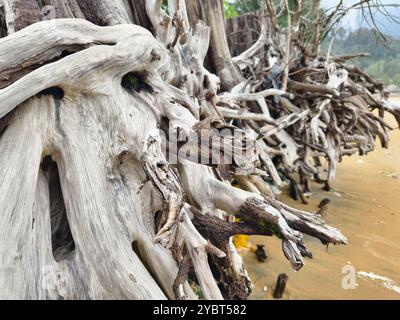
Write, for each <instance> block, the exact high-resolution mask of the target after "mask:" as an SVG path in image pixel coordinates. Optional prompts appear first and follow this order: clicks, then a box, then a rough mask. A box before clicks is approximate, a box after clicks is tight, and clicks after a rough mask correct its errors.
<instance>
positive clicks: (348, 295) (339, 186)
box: [244, 98, 400, 299]
mask: <svg viewBox="0 0 400 320" xmlns="http://www.w3.org/2000/svg"><path fill="white" fill-rule="evenodd" d="M393 101H395V102H396V103H398V104H400V98H394V99H393ZM387 121H388V123H390V124H391V125H392V126H393V127H396V128H397V125H396V122H395V121H394V119H392V117H390V118H388V119H387ZM312 187H313V188H312V191H313V195H312V197H311V199H310V204H309V205H308V206H305V205H302V204H299V203H297V202H295V201H293V200H291V199H289V198H288V197H287V196H282V197H281V199H282V200H284V201H285V203H288V204H290V205H292V206H293V207H296V208H300V209H305V210H314V209H315V208H316V207H317V205H318V203H319V202H320V201H321V200H322V199H324V198H329V199H331V201H332V202H331V204H330V205H329V208H328V212H327V213H326V215H325V216H324V218H325V220H326V221H327V222H328V223H329V224H330V225H332V226H335V227H337V228H339V229H340V230H341V231H342V232H343V234H345V235H346V236H347V237H348V239H349V244H348V245H347V246H336V247H335V246H330V247H329V248H326V247H325V246H323V245H322V244H321V243H320V242H319V241H318V240H316V239H313V238H310V237H306V239H305V243H306V245H307V247H308V248H309V249H311V251H312V252H313V253H314V259H312V260H309V259H308V260H306V265H305V266H304V268H303V269H302V270H301V271H300V272H295V271H293V270H292V269H291V267H290V265H289V263H288V261H287V260H286V259H285V257H284V256H283V253H282V251H281V244H280V241H279V240H278V239H275V238H265V237H252V238H251V240H250V241H251V243H253V244H264V245H265V247H266V251H267V255H268V260H267V262H265V263H259V262H257V260H256V258H255V255H254V254H253V253H251V252H247V253H245V254H244V259H245V263H246V265H247V268H248V270H249V274H250V276H251V278H252V279H253V281H254V283H255V288H254V291H253V294H252V296H251V298H252V299H272V293H273V289H274V286H275V283H276V279H277V277H278V275H279V274H280V273H283V272H284V273H287V274H288V275H289V281H288V284H287V290H286V292H285V295H284V299H400V131H399V130H395V131H393V132H392V133H391V142H390V147H389V149H388V150H385V149H382V148H381V147H380V146H378V148H377V150H376V151H375V152H374V153H371V154H369V155H368V156H367V157H358V156H354V157H351V158H349V157H347V158H345V159H344V161H343V163H341V164H340V165H339V167H338V172H337V178H336V180H335V182H334V183H333V184H332V191H331V192H324V191H322V190H321V186H319V185H316V184H314V185H313V186H312ZM347 265H351V266H353V267H354V268H355V269H354V270H355V271H356V272H358V274H357V277H356V286H355V288H354V289H344V288H343V287H342V280H343V277H344V276H345V275H346V274H343V273H342V270H343V267H345V266H347Z"/></svg>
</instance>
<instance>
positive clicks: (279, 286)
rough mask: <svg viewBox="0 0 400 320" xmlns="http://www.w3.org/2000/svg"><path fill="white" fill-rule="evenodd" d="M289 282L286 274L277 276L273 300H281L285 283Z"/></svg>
mask: <svg viewBox="0 0 400 320" xmlns="http://www.w3.org/2000/svg"><path fill="white" fill-rule="evenodd" d="M288 280H289V276H288V275H287V274H286V273H282V274H280V275H279V277H278V280H277V282H276V287H275V290H274V298H275V299H282V297H283V294H284V293H285V289H286V283H287V282H288Z"/></svg>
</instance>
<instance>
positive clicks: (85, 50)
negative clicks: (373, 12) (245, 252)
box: [0, 0, 390, 300]
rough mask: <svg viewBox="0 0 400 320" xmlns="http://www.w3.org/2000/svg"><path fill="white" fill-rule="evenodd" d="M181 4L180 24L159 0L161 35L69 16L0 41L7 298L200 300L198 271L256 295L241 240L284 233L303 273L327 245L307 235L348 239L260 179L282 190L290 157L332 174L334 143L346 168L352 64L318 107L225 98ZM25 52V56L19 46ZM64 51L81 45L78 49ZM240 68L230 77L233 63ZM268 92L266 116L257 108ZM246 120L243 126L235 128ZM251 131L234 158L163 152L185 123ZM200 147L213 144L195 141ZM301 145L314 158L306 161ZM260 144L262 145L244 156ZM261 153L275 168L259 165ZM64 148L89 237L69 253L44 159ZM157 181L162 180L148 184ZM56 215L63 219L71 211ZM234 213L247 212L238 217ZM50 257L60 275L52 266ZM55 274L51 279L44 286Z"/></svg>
mask: <svg viewBox="0 0 400 320" xmlns="http://www.w3.org/2000/svg"><path fill="white" fill-rule="evenodd" d="M178 2H179V5H178ZM178 2H175V1H169V5H170V13H171V14H174V15H175V14H176V15H175V22H173V21H172V19H171V17H168V16H167V15H166V13H165V12H164V11H162V10H161V4H162V1H159V0H157V1H146V6H145V9H146V10H147V12H148V13H149V18H150V20H151V23H152V24H153V27H154V33H155V35H156V38H154V37H153V35H152V34H151V33H150V32H149V31H147V30H145V29H143V28H141V27H138V26H134V25H129V24H125V25H119V26H112V27H98V26H94V25H93V24H91V23H89V22H87V21H84V20H80V19H76V20H73V19H59V20H51V21H46V22H40V23H37V24H34V25H32V26H30V27H27V28H26V29H23V30H21V31H19V32H16V33H14V34H11V35H10V36H9V37H6V38H4V39H0V81H2V82H1V85H0V86H1V89H0V100H1V101H2V104H1V105H0V117H1V118H3V116H5V115H10V112H15V113H14V114H12V115H10V119H8V120H7V125H8V128H7V129H6V130H5V132H4V133H3V135H2V136H1V140H0V151H1V152H0V157H1V161H0V172H1V176H2V177H3V180H2V181H1V182H0V191H1V192H0V204H1V205H2V208H3V209H2V210H3V212H2V215H1V216H0V226H1V228H2V230H3V231H4V232H1V233H0V234H1V235H2V240H1V241H0V287H1V288H2V291H1V292H0V296H1V297H4V298H30V299H35V298H40V299H45V298H47V299H59V298H64V299H112V298H114V299H165V298H171V299H173V298H178V299H194V298H196V296H195V294H194V292H193V290H192V289H191V287H190V286H189V284H188V281H187V280H188V279H190V280H192V281H195V282H196V283H197V284H198V285H199V286H200V287H201V290H202V294H203V296H204V298H206V299H213V300H217V299H223V298H231V299H232V298H236V299H245V298H247V297H248V296H249V294H250V292H251V289H252V284H251V280H250V279H249V277H248V275H247V272H246V270H245V267H244V264H243V261H242V259H241V257H240V256H239V255H238V253H237V250H236V249H235V248H234V246H233V244H232V239H231V237H232V236H233V235H235V234H238V233H240V234H243V233H244V234H261V235H276V236H278V237H280V238H281V239H282V249H283V252H284V254H285V255H286V257H287V258H288V259H289V261H290V263H291V264H292V266H293V267H294V268H295V269H296V270H299V269H300V268H301V267H302V266H303V265H304V260H303V258H304V257H310V256H311V253H310V252H309V251H308V250H307V248H306V247H305V245H304V243H303V240H302V234H301V233H300V232H303V233H307V234H310V235H312V236H314V237H317V238H319V239H321V241H322V242H323V243H334V244H345V243H346V238H345V237H344V236H343V235H341V233H340V232H339V231H338V230H336V229H334V228H331V227H329V226H327V225H325V223H324V222H323V221H322V220H321V218H320V217H318V216H316V215H313V214H310V213H307V212H302V211H299V210H295V209H292V208H290V207H287V206H285V205H284V204H282V203H280V202H278V201H276V200H274V199H273V192H271V190H270V189H269V187H268V185H267V184H265V181H264V180H263V179H262V178H261V177H259V176H256V175H255V174H262V175H266V174H265V172H268V174H269V175H270V176H271V178H272V180H273V181H274V182H275V183H276V184H277V185H280V184H281V183H282V180H283V179H282V177H281V175H280V171H279V169H280V167H279V166H278V165H276V162H275V163H274V162H273V161H272V159H273V158H275V157H280V159H282V163H280V165H281V166H282V167H283V169H284V170H286V171H287V172H292V171H293V170H295V169H296V168H297V169H298V167H301V168H302V169H303V171H304V172H305V173H306V174H307V175H308V176H309V175H316V176H318V174H319V173H320V172H319V170H318V168H317V166H316V165H315V166H314V164H313V163H311V162H310V159H313V157H319V156H320V154H325V155H326V156H327V157H328V158H329V159H330V160H331V163H333V164H332V167H331V173H330V176H332V175H333V174H334V169H335V166H334V164H335V163H336V162H335V161H336V160H337V159H338V158H339V154H340V152H339V151H338V150H336V149H335V148H337V147H338V134H339V133H338V132H339V131H338V129H337V128H336V127H340V125H341V123H339V121H336V122H333V124H331V122H330V121H328V118H327V115H328V116H329V110H330V109H329V108H331V107H335V103H336V100H335V99H338V98H339V97H340V92H339V96H338V95H337V94H336V93H337V92H336V91H338V90H339V91H340V89H342V88H343V87H344V86H345V85H350V86H352V84H351V83H347V84H346V83H342V79H343V78H345V77H344V76H343V75H345V73H342V71H341V70H342V69H340V70H339V71H340V72H339V71H338V72H339V73H338V72H336V71H337V70H336V71H335V69H332V70H330V71H329V74H328V77H329V78H332V81H330V82H329V86H326V85H324V90H325V91H324V90H322V92H321V88H319V87H318V88H317V89H319V91H318V90H317V92H314V93H313V94H318V95H320V98H318V99H317V100H316V103H315V105H313V107H312V108H310V109H311V111H309V110H302V109H303V106H302V105H299V106H295V105H294V104H293V103H292V102H291V100H290V99H292V98H293V94H292V93H288V92H286V91H285V90H283V91H282V90H279V89H276V88H269V87H268V88H264V89H262V88H261V87H259V88H260V90H258V92H256V91H254V92H250V91H249V90H248V89H246V86H245V85H243V84H239V85H238V86H236V87H233V88H232V90H231V92H229V93H227V94H221V95H218V88H219V79H218V78H217V77H216V76H214V75H212V74H211V73H210V72H209V71H207V70H206V69H205V68H204V66H203V64H204V58H205V56H206V54H207V48H208V42H209V40H210V29H209V28H208V27H206V26H204V25H203V24H202V23H200V22H198V23H196V27H195V29H190V27H189V21H188V19H189V18H188V15H187V13H186V7H185V2H184V1H182V0H179V1H178ZM107 3H108V2H104V1H99V6H100V9H99V10H100V11H105V12H110V11H112V10H111V9H115V10H116V11H117V12H119V14H115V19H111V18H110V19H111V20H112V21H110V24H114V23H120V22H124V21H125V20H126V19H127V17H128V15H126V14H123V11H122V13H121V12H120V11H121V10H123V7H121V6H119V5H115V6H112V4H109V3H108V4H107ZM208 5H210V3H208ZM110 6H111V7H110ZM217 18H218V17H217V16H216V17H215V19H216V20H215V21H218V19H217ZM219 18H221V17H219ZM114 20H115V21H114ZM178 29H179V30H178ZM49 30H50V31H52V32H49ZM57 35H58V36H57ZM43 39H44V40H46V41H42V40H43ZM212 41H215V39H214V40H212ZM32 44H35V45H32ZM36 44H38V45H37V46H36ZM139 44H140V45H139ZM14 49H18V50H16V52H17V54H15V55H10V51H12V50H14ZM63 49H68V50H70V51H71V53H70V54H69V55H66V56H64V55H63ZM271 52H272V51H271ZM270 58H272V57H270ZM227 68H228V69H229V67H226V66H224V67H223V68H221V70H219V71H220V74H221V75H223V74H227V73H229V72H228V71H229V70H228V71H227ZM322 69H323V71H321V73H324V74H325V73H326V72H327V71H326V70H325V69H324V68H322ZM342 76H343V77H342ZM238 78H240V77H238ZM225 80H226V79H225ZM224 82H225V83H224V84H223V85H224V86H226V87H229V86H230V84H229V83H228V81H224ZM290 83H291V82H290V81H289V82H288V84H290ZM257 85H259V84H257ZM289 87H290V85H289ZM326 88H328V90H326ZM355 88H356V90H358V91H360V92H361V91H362V90H361V88H358V87H357V86H355ZM303 89H304V88H303ZM303 89H302V90H303ZM306 89H307V88H306ZM299 91H301V90H299ZM295 93H296V94H298V92H297V91H296V92H295ZM363 95H364V96H365V97H366V98H365V99H367V97H368V99H371V97H369V95H368V94H367V93H365V92H363ZM271 99H274V101H275V99H277V101H282V103H283V104H284V106H285V109H284V110H285V112H286V113H287V114H286V115H285V116H283V117H281V119H277V118H276V117H275V115H273V112H271V111H272V110H270V105H271V103H270V102H271V101H270V100H271ZM279 99H280V100H279ZM292 101H293V100H292ZM328 102H329V103H328ZM255 103H257V104H258V105H259V106H260V110H261V113H260V112H259V111H260V110H248V111H249V112H247V113H243V109H246V108H249V106H251V105H254V104H255ZM354 103H355V104H357V103H359V102H357V101H356V102H354ZM359 104H360V103H359ZM389 107H390V106H386V109H388V108H389ZM224 108H225V109H224ZM232 110H233V111H232ZM346 112H349V113H351V114H352V115H353V114H355V113H357V112H358V113H359V114H360V115H362V116H363V121H361V122H357V123H353V124H352V125H353V128H357V130H362V129H359V127H360V126H361V127H362V128H365V127H366V126H369V127H370V128H372V129H373V130H374V132H376V130H378V131H379V130H380V128H381V127H382V126H383V123H380V122H379V125H378V126H377V125H376V123H375V121H376V119H374V118H371V116H370V115H369V116H368V115H367V117H364V115H365V113H366V112H367V111H365V106H363V105H362V106H359V107H358V108H356V111H354V110H353V109H351V107H348V110H347V111H346ZM293 114H294V115H293ZM221 115H222V117H224V118H225V119H222V118H221ZM346 115H347V114H345V115H344V117H345V118H346ZM215 119H217V120H215ZM230 119H235V120H237V121H238V122H236V123H235V125H230V124H229V122H228V121H227V120H230ZM310 119H314V120H313V121H312V120H311V121H312V126H311V125H310V126H306V128H305V130H304V131H301V130H300V129H299V130H300V131H301V133H304V135H306V136H307V139H306V140H307V144H304V143H303V142H302V138H303V135H300V134H298V132H299V131H298V130H297V129H296V130H294V131H293V128H303V127H304V126H305V125H304V121H309V120H310ZM329 119H330V118H329ZM336 120H338V119H336ZM346 121H347V120H346ZM335 124H336V125H335ZM269 126H273V128H272V127H269ZM380 126H381V127H380ZM237 127H239V128H240V133H242V135H241V136H240V138H239V139H237V140H235V139H234V138H233V137H232V136H228V137H227V139H226V140H225V141H224V144H223V151H224V152H226V153H230V154H232V155H233V156H234V157H235V159H236V160H238V161H234V162H233V163H230V164H229V167H228V168H222V167H221V166H217V167H216V168H215V166H213V165H212V164H209V163H207V164H206V165H207V166H206V165H202V164H199V163H193V161H192V160H190V159H189V160H188V159H186V158H185V157H182V156H179V155H178V156H177V161H176V162H175V163H172V161H170V159H168V160H169V161H170V162H171V163H169V162H167V156H166V155H165V154H163V148H162V147H163V144H165V143H168V142H169V141H168V139H169V137H170V136H169V135H168V133H167V132H165V131H168V130H169V129H171V130H172V132H174V131H176V132H177V131H181V132H184V133H186V134H190V133H195V134H197V132H198V130H199V128H203V129H204V128H205V129H207V130H208V131H207V130H206V131H207V133H209V134H210V135H211V136H212V135H213V134H214V132H215V131H213V130H212V129H217V130H219V129H225V128H230V129H236V128H237ZM383 127H384V126H383ZM166 128H167V129H168V130H167V129H166ZM346 128H347V127H346ZM346 128H343V129H342V128H339V129H340V130H341V131H343V130H344V131H346V130H345V129H346ZM328 129H329V132H327V133H326V131H328ZM381 129H382V132H380V136H381V138H382V139H383V140H384V139H385V138H386V136H385V131H384V130H385V129H383V128H381ZM348 130H349V131H351V130H352V129H351V128H350V129H348ZM292 131H293V132H294V133H293V134H292ZM162 132H164V133H165V138H166V140H167V141H163V140H162V138H161V133H162ZM270 132H271V133H270ZM350 135H353V133H351V134H350ZM339 136H340V135H339ZM197 138H198V135H196V139H197ZM208 138H210V137H208ZM257 138H259V140H258V141H256V139H257ZM358 141H361V140H357V143H360V144H362V142H358ZM243 142H254V144H252V143H250V144H249V145H250V146H243V145H242V143H243ZM256 146H257V148H256ZM189 147H193V148H195V149H196V148H197V149H198V148H199V146H198V144H197V143H194V142H193V144H191V145H189ZM367 147H368V146H365V148H367ZM213 148H214V146H213V145H211V146H210V149H211V150H213ZM301 148H303V150H302V151H304V155H302V157H299V154H298V152H299V151H298V150H299V149H301ZM257 149H258V150H257ZM332 150H333V151H332ZM197 151H199V150H197ZM201 151H202V150H200V154H201ZM246 152H248V153H249V154H251V155H250V156H249V157H247V155H244V156H243V157H240V156H241V155H242V153H246ZM218 155H219V154H218ZM259 155H260V160H261V163H262V164H263V166H262V167H260V168H257V164H258V161H257V159H258V156H259ZM49 156H50V157H51V158H52V159H53V160H54V161H55V162H57V165H58V168H59V176H60V186H61V189H62V193H63V194H62V196H63V198H64V201H65V209H66V210H65V211H66V212H65V216H66V218H65V219H66V220H67V221H64V222H66V223H68V225H69V227H70V229H71V235H72V236H73V240H74V243H75V247H74V248H73V249H72V250H71V251H70V252H67V253H68V254H64V255H63V258H62V259H58V258H59V256H58V255H56V256H57V259H56V257H55V255H54V252H52V246H51V237H50V236H51V234H52V233H57V231H59V230H52V227H51V223H49V221H48V220H49V219H48V218H49V216H50V213H49V208H50V207H51V205H52V203H51V200H50V198H49V194H48V193H49V191H48V188H49V181H48V180H47V177H46V175H45V172H43V170H42V167H41V162H42V160H43V158H45V157H49ZM253 156H255V158H256V159H253ZM191 161H192V162H191ZM223 165H225V163H223ZM224 169H226V171H223V170H224ZM238 169H240V170H242V172H241V174H242V176H240V175H237V176H238V180H239V181H241V182H242V184H243V185H246V186H247V189H248V190H251V192H247V191H244V190H240V189H237V188H233V187H232V186H231V183H232V181H233V179H232V176H231V174H232V173H237V172H236V170H238ZM263 169H265V171H264V170H263ZM243 174H244V176H243ZM249 174H250V175H249ZM147 180H150V181H151V184H150V183H149V184H146V183H145V184H144V183H143V181H147ZM196 210H198V211H196ZM160 211H162V215H161V219H160V221H161V223H160V226H157V225H156V223H155V220H156V218H155V217H156V212H160ZM56 215H57V216H58V217H61V210H59V211H57V212H56ZM234 217H236V218H240V220H241V222H240V223H238V222H229V221H232V220H233V218H234ZM63 249H64V248H63ZM176 252H178V253H179V252H180V254H176ZM47 266H50V267H51V268H52V270H53V271H54V272H55V277H54V278H53V277H47V276H46V274H44V273H43V270H44V269H46V267H47ZM46 270H47V269H46ZM42 281H44V283H45V284H46V285H45V286H40V285H39V282H42Z"/></svg>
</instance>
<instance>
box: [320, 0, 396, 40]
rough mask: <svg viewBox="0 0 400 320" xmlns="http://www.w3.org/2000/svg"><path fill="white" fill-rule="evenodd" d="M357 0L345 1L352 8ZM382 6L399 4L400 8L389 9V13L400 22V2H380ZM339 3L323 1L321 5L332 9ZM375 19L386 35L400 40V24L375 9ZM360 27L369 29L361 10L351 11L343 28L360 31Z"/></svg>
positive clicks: (391, 0) (386, 0)
mask: <svg viewBox="0 0 400 320" xmlns="http://www.w3.org/2000/svg"><path fill="white" fill-rule="evenodd" d="M355 2H356V0H344V4H345V5H346V6H351V5H352V4H354V3H355ZM380 2H381V3H382V4H385V5H389V4H397V5H399V7H397V8H396V7H387V8H386V9H387V11H388V12H389V13H390V14H391V15H392V16H393V17H397V18H398V19H397V20H399V22H400V0H380ZM338 3H339V0H322V1H321V5H322V6H323V7H324V8H326V9H329V8H332V7H334V6H335V5H337V4H338ZM373 15H374V19H375V21H376V22H377V25H378V26H379V28H380V29H381V31H382V32H383V33H385V34H389V35H391V36H394V37H397V38H400V24H398V23H395V22H393V21H391V20H389V19H387V18H386V17H385V16H384V15H383V14H381V13H379V11H378V10H377V9H373ZM360 26H363V27H368V23H367V22H366V21H365V20H363V19H362V16H361V14H360V11H359V10H351V11H350V12H349V13H348V15H347V16H346V17H345V18H344V20H343V27H348V28H351V29H352V30H354V29H358V28H359V27H360Z"/></svg>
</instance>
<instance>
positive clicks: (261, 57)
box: [217, 1, 400, 203]
mask: <svg viewBox="0 0 400 320" xmlns="http://www.w3.org/2000/svg"><path fill="white" fill-rule="evenodd" d="M277 11H278V12H279V10H276V9H275V8H274V7H273V4H272V3H271V2H267V6H266V7H265V8H263V9H261V10H259V11H258V12H257V14H256V15H254V14H250V15H247V18H249V19H250V20H254V19H257V21H258V23H259V24H260V29H261V31H260V35H259V39H258V40H257V41H256V42H255V43H254V44H253V45H252V46H251V47H250V48H249V49H248V50H246V51H245V52H243V53H242V54H240V55H239V56H237V57H234V58H233V62H234V63H235V64H236V66H237V67H238V68H239V69H240V71H241V74H242V76H243V78H244V79H245V80H244V81H243V82H241V83H240V84H239V85H238V86H236V87H235V88H233V89H232V91H231V93H230V94H222V95H219V96H218V103H217V104H218V109H219V111H220V113H221V114H222V115H223V116H224V119H225V120H226V121H231V123H232V124H235V125H237V126H239V127H240V128H242V129H244V130H246V132H248V133H249V134H250V135H252V136H253V137H256V138H255V139H256V140H257V148H258V151H259V153H260V159H259V160H260V161H259V169H262V170H265V171H266V172H267V173H268V176H269V178H267V179H266V180H267V181H268V182H269V183H270V184H271V185H275V186H277V187H278V188H279V187H282V186H283V185H285V184H287V183H289V184H290V193H291V196H292V197H293V198H294V199H296V200H297V199H300V200H301V201H302V202H303V203H307V199H306V197H307V195H308V194H309V193H310V192H311V190H310V180H313V181H316V182H317V183H320V184H323V185H324V190H327V191H329V190H330V182H331V181H332V180H334V178H335V174H336V168H337V164H338V163H339V162H340V161H341V160H342V158H343V157H344V156H351V155H353V154H359V155H366V154H368V153H369V152H371V151H373V150H374V149H375V145H376V140H377V138H378V139H379V141H380V143H381V145H382V147H384V148H387V147H388V145H389V136H388V132H389V131H390V130H392V129H394V128H392V127H391V126H389V125H388V124H387V123H386V122H385V115H386V113H390V114H392V115H393V116H394V117H395V119H396V120H397V122H398V123H399V124H400V108H399V107H398V106H395V105H393V104H392V103H390V102H389V101H388V97H389V94H388V93H387V92H386V91H385V88H384V84H383V82H381V81H379V80H377V79H374V78H373V77H371V76H370V75H368V74H366V73H364V72H363V71H362V70H360V69H359V68H358V67H357V66H356V65H355V64H352V63H351V60H352V59H355V58H362V57H365V56H368V54H367V53H356V54H348V55H341V56H332V55H331V54H330V52H331V49H332V45H333V44H334V43H333V42H332V43H331V44H330V47H329V52H328V53H326V54H323V53H321V52H320V49H319V48H320V41H321V37H322V36H317V37H315V36H314V39H312V40H313V41H310V37H309V35H308V34H307V32H309V31H308V30H309V29H310V28H314V29H317V30H319V32H320V34H323V32H324V31H325V30H326V29H328V28H330V25H329V24H328V23H327V22H326V20H327V18H326V17H321V18H320V19H319V20H317V24H318V21H319V22H320V23H321V25H319V26H318V28H316V26H315V23H314V24H313V25H310V24H311V22H309V21H307V20H304V19H302V16H301V12H302V8H301V1H298V2H297V10H296V14H294V15H293V13H291V14H288V15H287V20H288V26H287V27H286V29H285V30H283V31H282V29H281V28H280V27H279V25H278V22H277V21H278V17H277V14H276V12H277ZM280 12H281V14H282V12H283V11H282V10H281V11H280ZM288 12H290V11H288ZM334 17H335V16H332V17H331V18H332V19H333V18H334ZM243 18H246V16H245V17H243ZM239 19H242V17H239ZM291 20H293V21H291ZM323 21H324V26H322V24H323V23H322V22H323ZM229 23H230V24H232V23H235V21H233V22H232V21H229ZM252 24H254V21H253V22H252ZM313 42H314V43H313ZM231 49H234V48H231ZM233 51H234V50H233ZM244 187H245V188H246V186H244ZM247 188H248V185H247ZM273 190H274V188H273ZM273 190H271V191H270V192H271V193H272V191H273Z"/></svg>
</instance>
